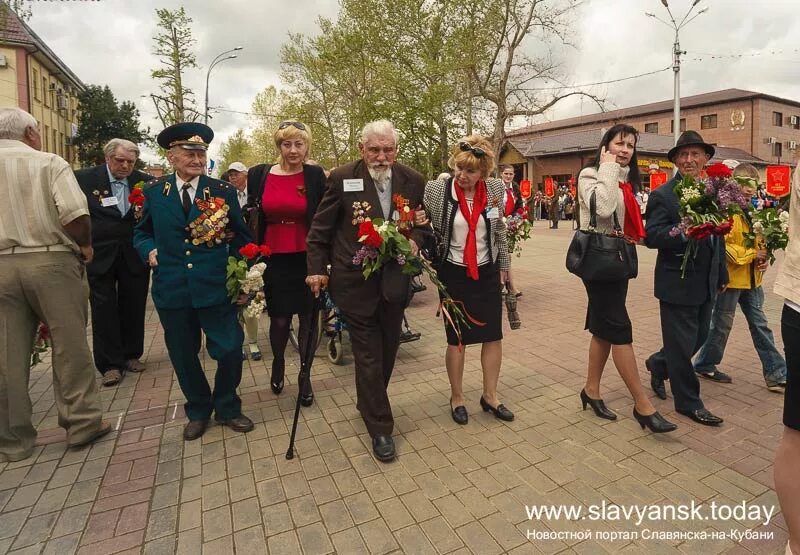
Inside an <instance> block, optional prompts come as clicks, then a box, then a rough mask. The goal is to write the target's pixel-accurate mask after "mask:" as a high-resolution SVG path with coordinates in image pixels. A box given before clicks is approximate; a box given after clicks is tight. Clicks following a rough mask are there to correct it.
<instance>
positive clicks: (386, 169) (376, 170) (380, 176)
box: [368, 164, 392, 186]
mask: <svg viewBox="0 0 800 555" xmlns="http://www.w3.org/2000/svg"><path fill="white" fill-rule="evenodd" d="M368 169H369V175H370V176H371V177H372V180H373V181H374V182H375V183H377V184H379V185H381V186H385V185H387V184H388V183H389V181H391V179H392V166H390V165H382V164H376V165H374V166H369V168H368Z"/></svg>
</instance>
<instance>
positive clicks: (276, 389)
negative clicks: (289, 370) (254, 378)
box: [269, 359, 286, 395]
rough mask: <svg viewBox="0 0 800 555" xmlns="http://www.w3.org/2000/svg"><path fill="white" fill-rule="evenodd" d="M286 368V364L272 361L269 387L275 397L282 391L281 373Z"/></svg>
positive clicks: (276, 360)
mask: <svg viewBox="0 0 800 555" xmlns="http://www.w3.org/2000/svg"><path fill="white" fill-rule="evenodd" d="M285 368H286V363H285V362H284V361H283V360H281V361H280V362H279V361H278V359H272V374H271V375H270V378H269V387H270V389H272V392H273V393H274V394H275V395H278V394H279V393H280V392H281V391H283V372H284V369H285Z"/></svg>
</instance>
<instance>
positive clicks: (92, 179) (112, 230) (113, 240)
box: [75, 164, 153, 275]
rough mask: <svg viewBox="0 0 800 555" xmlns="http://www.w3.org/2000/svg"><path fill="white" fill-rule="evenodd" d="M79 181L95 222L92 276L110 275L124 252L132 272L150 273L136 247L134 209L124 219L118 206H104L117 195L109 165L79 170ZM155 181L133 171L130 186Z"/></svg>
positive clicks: (90, 265)
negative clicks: (110, 178) (119, 256)
mask: <svg viewBox="0 0 800 555" xmlns="http://www.w3.org/2000/svg"><path fill="white" fill-rule="evenodd" d="M75 178H76V179H77V180H78V184H79V185H80V186H81V190H82V191H83V193H84V194H85V195H86V200H87V201H88V203H89V214H90V216H91V219H92V247H93V248H94V260H92V263H91V264H89V266H88V267H87V271H88V273H89V274H94V275H97V274H103V273H105V272H107V271H108V269H109V268H110V267H111V265H112V264H113V263H114V260H115V259H116V257H117V254H118V253H119V252H120V251H121V252H122V255H123V256H124V257H125V261H126V262H127V264H128V269H129V270H130V271H131V272H133V273H136V274H139V273H144V272H147V271H148V267H147V266H146V265H145V264H144V263H143V262H142V259H141V258H139V255H138V254H137V253H136V250H134V248H133V228H134V227H135V226H136V223H137V222H136V220H135V219H134V217H133V206H131V208H130V210H128V212H127V214H125V216H124V217H123V216H122V214H120V213H119V209H118V208H117V207H116V206H105V207H104V206H103V205H102V203H101V198H102V197H108V196H114V193H113V191H112V189H111V182H110V181H109V179H108V169H107V166H106V164H102V165H100V166H94V167H91V168H85V169H82V170H78V171H76V172H75ZM152 179H153V176H152V175H148V174H146V173H142V172H140V171H138V170H133V173H131V175H129V176H128V185H129V187H131V188H133V186H134V185H135V184H137V183H138V182H140V181H142V182H144V183H147V182H149V181H151V180H152Z"/></svg>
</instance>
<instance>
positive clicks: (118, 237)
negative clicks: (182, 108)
mask: <svg viewBox="0 0 800 555" xmlns="http://www.w3.org/2000/svg"><path fill="white" fill-rule="evenodd" d="M103 152H104V154H105V157H106V163H105V164H101V165H99V166H94V167H92V168H86V169H82V170H78V171H77V172H75V177H76V178H77V180H78V184H79V185H80V186H81V189H82V190H83V194H84V195H86V200H87V202H88V204H89V213H90V215H91V219H92V244H93V245H94V260H93V261H92V263H91V264H89V266H88V267H87V274H88V277H89V290H90V295H89V300H90V302H91V306H92V337H93V343H94V364H95V366H96V367H97V369H98V370H99V371H100V373H101V374H102V375H103V378H102V382H103V385H104V386H107V387H108V386H113V385H116V384H118V383H119V382H120V381H121V380H122V377H123V376H124V374H125V372H126V371H130V372H142V371H143V370H144V369H145V366H144V364H142V363H141V361H140V360H139V359H140V358H141V357H142V355H143V354H144V313H145V305H146V303H147V289H148V287H149V285H150V268H148V267H147V265H146V264H144V262H142V260H141V258H139V255H138V254H137V253H136V249H134V248H133V228H134V226H136V224H137V223H138V221H139V217H140V214H141V211H140V208H139V206H137V204H136V202H135V201H134V202H133V203H132V202H131V200H130V199H131V198H132V197H131V193H132V192H133V190H134V189H135V188H142V187H143V186H144V184H145V183H147V182H149V181H150V180H152V179H153V177H152V176H150V175H147V174H146V173H142V172H140V171H139V170H137V169H134V168H135V166H136V161H137V160H138V159H139V147H138V146H136V145H135V144H134V143H132V142H130V141H127V140H125V139H111V140H110V141H109V142H108V143H107V144H106V145H105V147H104V148H103ZM134 194H135V193H134Z"/></svg>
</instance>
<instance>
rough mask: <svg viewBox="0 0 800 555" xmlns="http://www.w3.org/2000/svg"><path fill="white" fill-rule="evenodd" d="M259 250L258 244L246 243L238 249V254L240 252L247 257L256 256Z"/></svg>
mask: <svg viewBox="0 0 800 555" xmlns="http://www.w3.org/2000/svg"><path fill="white" fill-rule="evenodd" d="M259 252H260V249H259V248H258V245H256V244H255V243H247V244H246V245H245V246H243V247H242V248H241V249H239V254H241V255H242V256H244V257H245V258H247V259H251V258H255V257H256V256H258V254H259Z"/></svg>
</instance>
